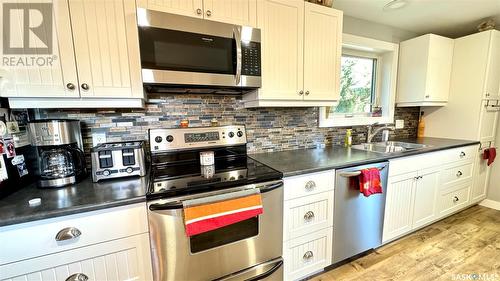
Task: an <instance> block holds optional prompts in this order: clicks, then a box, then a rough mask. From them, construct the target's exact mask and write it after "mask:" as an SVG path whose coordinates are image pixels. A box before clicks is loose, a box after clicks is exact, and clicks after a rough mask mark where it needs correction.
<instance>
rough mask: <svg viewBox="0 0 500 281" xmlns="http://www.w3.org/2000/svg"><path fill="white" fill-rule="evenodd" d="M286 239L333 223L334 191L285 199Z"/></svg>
mask: <svg viewBox="0 0 500 281" xmlns="http://www.w3.org/2000/svg"><path fill="white" fill-rule="evenodd" d="M283 222H284V225H283V227H284V231H283V233H284V241H287V240H289V239H292V238H296V237H299V236H303V235H305V234H307V233H312V232H315V231H317V230H320V229H323V228H326V227H329V226H332V225H333V191H329V192H323V193H319V194H314V195H310V196H306V197H303V198H297V199H293V200H288V201H285V204H284V215H283Z"/></svg>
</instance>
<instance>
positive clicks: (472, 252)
mask: <svg viewBox="0 0 500 281" xmlns="http://www.w3.org/2000/svg"><path fill="white" fill-rule="evenodd" d="M311 280H313V281H327V280H328V281H330V280H356V281H358V280H426V281H427V280H488V281H500V211H496V210H493V209H489V208H486V207H481V206H474V207H471V208H469V209H466V210H464V211H462V212H460V213H458V214H455V215H453V216H451V217H449V218H446V219H444V220H442V221H439V222H437V223H435V224H433V225H430V226H428V227H426V228H423V229H421V230H419V231H417V232H415V233H413V234H411V235H409V236H407V237H404V238H402V239H400V240H397V241H395V242H392V243H390V244H387V245H385V246H383V247H380V248H378V249H377V250H374V251H373V252H371V253H370V254H368V255H366V256H363V257H361V258H359V259H357V260H354V261H352V262H350V263H347V264H344V265H342V266H340V267H337V268H335V269H332V270H330V271H328V272H325V273H323V274H321V275H318V276H316V277H313V278H312V279H311Z"/></svg>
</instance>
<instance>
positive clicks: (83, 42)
mask: <svg viewBox="0 0 500 281" xmlns="http://www.w3.org/2000/svg"><path fill="white" fill-rule="evenodd" d="M69 6H70V12H71V19H72V21H71V23H72V27H73V38H74V42H75V54H76V62H77V69H78V78H79V82H80V83H79V87H80V93H81V96H82V97H110V98H113V97H142V96H143V93H142V82H141V72H140V71H141V66H140V55H139V44H138V40H137V38H138V35H137V22H136V8H135V4H134V2H133V1H129V0H125V1H123V0H106V1H102V0H91V1H89V0H70V1H69Z"/></svg>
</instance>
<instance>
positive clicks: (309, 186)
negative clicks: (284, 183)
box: [305, 181, 316, 191]
mask: <svg viewBox="0 0 500 281" xmlns="http://www.w3.org/2000/svg"><path fill="white" fill-rule="evenodd" d="M305 187H306V190H307V191H311V190H313V189H314V188H315V187H316V183H315V182H314V181H308V182H307V183H306V186H305Z"/></svg>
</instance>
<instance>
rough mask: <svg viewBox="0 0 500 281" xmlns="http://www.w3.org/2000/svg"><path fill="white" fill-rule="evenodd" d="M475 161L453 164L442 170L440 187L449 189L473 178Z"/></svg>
mask: <svg viewBox="0 0 500 281" xmlns="http://www.w3.org/2000/svg"><path fill="white" fill-rule="evenodd" d="M473 165H474V164H473V163H465V164H459V165H451V166H448V167H447V168H445V169H444V170H443V171H441V172H440V175H439V178H440V185H439V186H440V188H441V190H447V189H449V188H452V187H453V186H456V185H458V184H461V183H464V182H466V181H470V180H471V179H472V167H473Z"/></svg>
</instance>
